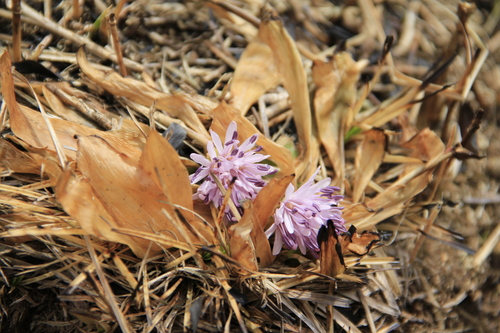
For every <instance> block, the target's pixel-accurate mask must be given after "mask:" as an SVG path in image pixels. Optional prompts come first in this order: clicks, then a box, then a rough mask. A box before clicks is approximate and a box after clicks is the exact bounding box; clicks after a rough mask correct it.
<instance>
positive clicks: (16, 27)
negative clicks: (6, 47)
mask: <svg viewBox="0 0 500 333" xmlns="http://www.w3.org/2000/svg"><path fill="white" fill-rule="evenodd" d="M21 38H22V33H21V0H13V1H12V59H13V60H14V62H19V61H22V60H23V55H22V53H21Z"/></svg>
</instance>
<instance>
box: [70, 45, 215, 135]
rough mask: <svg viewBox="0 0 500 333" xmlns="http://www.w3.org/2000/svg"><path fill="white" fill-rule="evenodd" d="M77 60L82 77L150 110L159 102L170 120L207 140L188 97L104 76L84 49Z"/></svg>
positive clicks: (122, 78)
mask: <svg viewBox="0 0 500 333" xmlns="http://www.w3.org/2000/svg"><path fill="white" fill-rule="evenodd" d="M76 59H77V62H78V65H79V66H80V69H81V70H82V72H83V74H84V75H85V76H87V78H88V79H90V80H91V81H92V82H94V83H95V84H97V85H99V86H100V87H102V88H103V89H104V90H106V91H108V92H109V93H111V94H112V95H114V96H122V97H125V98H127V99H130V100H131V101H133V102H136V103H139V104H142V105H144V106H147V107H150V106H151V105H153V103H155V102H156V107H157V108H158V109H160V110H162V111H164V112H166V113H167V114H168V115H170V116H173V117H176V118H179V119H180V120H182V121H183V122H184V123H185V124H186V125H187V126H188V127H189V128H191V129H193V130H194V131H195V132H197V133H199V134H200V135H202V136H205V139H208V138H209V136H208V133H207V131H206V130H205V127H204V126H203V124H202V123H201V121H200V120H199V119H198V116H197V115H196V113H195V111H194V110H193V108H192V107H191V106H189V105H188V104H187V103H186V101H185V98H186V97H187V95H186V94H185V95H184V97H182V96H175V95H172V94H167V93H164V92H161V91H159V90H156V89H154V88H152V87H150V86H149V85H148V84H146V83H144V82H142V81H138V80H136V79H133V78H129V77H127V78H124V77H122V76H121V75H120V74H118V73H116V72H114V71H109V72H103V71H100V70H97V69H95V68H93V67H92V66H91V65H90V63H89V62H88V61H87V59H86V57H85V51H84V49H83V48H80V49H79V50H78V53H77V55H76ZM205 113H207V111H206V110H205ZM202 143H203V142H202Z"/></svg>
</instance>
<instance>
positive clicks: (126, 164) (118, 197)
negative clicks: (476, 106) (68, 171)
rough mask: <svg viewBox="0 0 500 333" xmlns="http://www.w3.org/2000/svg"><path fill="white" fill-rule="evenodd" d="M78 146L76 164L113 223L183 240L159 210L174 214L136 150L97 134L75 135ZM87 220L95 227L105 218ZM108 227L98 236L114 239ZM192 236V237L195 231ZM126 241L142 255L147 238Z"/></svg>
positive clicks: (153, 250)
mask: <svg viewBox="0 0 500 333" xmlns="http://www.w3.org/2000/svg"><path fill="white" fill-rule="evenodd" d="M78 148H79V149H78V155H77V165H78V168H79V169H80V171H81V173H82V175H83V177H84V178H85V179H86V180H87V181H88V183H89V186H91V188H92V190H93V192H94V195H95V197H96V198H97V200H99V201H100V202H101V204H102V206H103V209H104V210H105V211H106V212H107V216H111V217H112V220H114V221H115V223H113V225H112V226H113V227H115V226H116V227H120V228H128V229H132V230H137V231H142V232H149V233H161V234H162V235H165V236H166V237H168V238H173V239H179V240H184V239H183V236H182V235H181V234H182V233H181V232H179V231H178V230H177V229H176V227H175V226H174V224H173V222H172V221H170V220H169V219H168V218H166V217H165V215H164V214H163V212H162V210H164V211H168V212H169V213H170V216H176V215H175V213H174V209H173V207H172V206H171V205H168V204H165V203H164V202H168V198H167V197H166V196H165V194H164V193H163V191H162V189H161V188H159V187H158V186H156V184H155V182H154V181H153V180H152V179H151V177H150V176H149V175H148V173H147V172H145V171H144V170H143V169H141V168H140V167H139V165H138V164H139V158H140V152H139V153H137V152H135V151H134V150H131V152H132V153H131V154H127V153H125V152H124V151H121V150H118V149H116V148H115V147H114V146H113V145H112V144H110V143H109V142H107V141H106V140H105V139H103V138H101V137H98V136H89V137H84V136H81V137H78ZM120 148H122V146H120ZM63 207H64V205H63ZM77 213H79V212H77ZM77 216H78V215H77V214H75V219H77V220H78V218H77ZM90 223H92V224H94V223H95V224H96V225H95V226H93V228H94V229H97V230H99V229H100V228H101V226H99V224H102V223H106V222H103V221H102V219H94V220H92V221H90ZM111 223H112V222H111ZM110 229H111V228H109V229H108V228H107V227H106V228H104V231H105V232H107V233H105V234H103V233H102V232H101V234H102V237H103V238H105V239H108V240H113V241H116V240H115V239H116V237H115V234H114V232H109V230H110ZM187 234H189V230H188V231H187ZM191 235H192V234H191ZM192 236H193V238H194V239H196V236H195V235H192ZM127 244H128V245H129V246H130V247H131V248H132V249H133V250H134V252H135V253H136V254H137V255H138V256H143V255H144V254H145V253H146V250H147V248H148V246H149V241H148V240H145V239H142V238H139V237H137V239H135V244H132V242H129V243H127ZM158 250H159V247H158V246H153V248H152V251H151V253H152V254H154V253H155V252H157V251H158Z"/></svg>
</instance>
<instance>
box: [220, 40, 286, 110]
mask: <svg viewBox="0 0 500 333" xmlns="http://www.w3.org/2000/svg"><path fill="white" fill-rule="evenodd" d="M272 57H273V54H272V50H271V48H270V47H269V46H268V45H267V44H266V43H264V42H263V41H262V39H261V38H260V37H259V36H258V35H257V37H255V38H254V39H253V40H252V41H251V42H250V43H249V44H248V45H247V47H246V48H245V51H243V54H242V55H241V57H240V59H239V61H238V65H237V66H236V69H235V71H234V75H233V80H232V81H231V88H230V89H229V90H230V92H231V94H232V95H233V98H232V100H231V103H230V105H231V106H233V107H234V108H236V109H237V110H239V111H240V112H241V115H243V116H244V115H245V114H246V113H247V111H248V109H249V108H250V107H251V106H252V105H253V104H254V103H255V102H257V100H258V99H259V97H261V96H262V95H263V94H264V93H266V92H267V91H268V90H269V89H272V88H274V87H276V86H277V85H278V83H279V82H280V79H281V77H280V75H279V73H278V71H277V69H276V66H275V65H274V61H273V60H272Z"/></svg>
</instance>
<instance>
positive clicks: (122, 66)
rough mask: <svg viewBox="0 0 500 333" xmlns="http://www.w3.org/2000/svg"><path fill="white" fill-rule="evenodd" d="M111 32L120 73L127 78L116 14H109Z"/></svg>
mask: <svg viewBox="0 0 500 333" xmlns="http://www.w3.org/2000/svg"><path fill="white" fill-rule="evenodd" d="M108 23H109V30H111V39H112V41H113V47H114V48H115V54H116V61H117V63H118V67H119V68H120V73H121V74H122V76H127V68H126V67H125V64H124V63H123V55H122V47H121V44H120V39H119V38H118V28H117V27H116V20H115V13H111V14H109V17H108Z"/></svg>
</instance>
